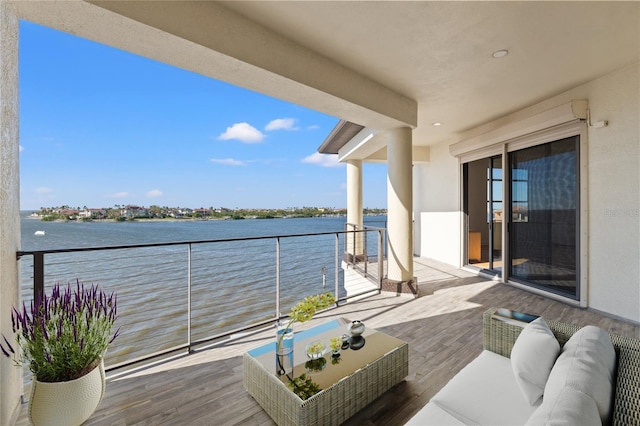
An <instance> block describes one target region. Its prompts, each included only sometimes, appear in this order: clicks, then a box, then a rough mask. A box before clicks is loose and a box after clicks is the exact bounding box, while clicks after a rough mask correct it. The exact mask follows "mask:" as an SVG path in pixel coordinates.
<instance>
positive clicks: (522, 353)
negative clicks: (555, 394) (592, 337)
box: [511, 317, 560, 405]
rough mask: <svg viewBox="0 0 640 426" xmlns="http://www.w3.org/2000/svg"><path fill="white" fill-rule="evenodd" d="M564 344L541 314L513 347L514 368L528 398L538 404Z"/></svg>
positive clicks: (529, 401)
mask: <svg viewBox="0 0 640 426" xmlns="http://www.w3.org/2000/svg"><path fill="white" fill-rule="evenodd" d="M559 353H560V344H559V343H558V340H557V339H556V338H555V336H554V335H553V332H552V331H551V329H550V328H549V326H548V325H547V323H546V322H545V320H544V319H543V318H542V317H540V318H538V319H536V320H534V321H532V322H530V323H529V324H527V325H526V326H525V327H524V329H522V332H521V333H520V335H519V336H518V338H517V339H516V342H515V344H514V345H513V349H512V350H511V368H512V369H513V374H514V376H515V378H516V382H517V383H518V387H519V388H520V390H521V391H522V394H523V395H524V397H525V399H526V400H527V402H528V403H529V404H530V405H534V404H535V403H536V402H537V401H538V400H539V399H540V397H542V394H543V393H544V387H545V385H546V384H547V379H548V378H549V373H550V372H551V369H552V368H553V364H554V363H555V362H556V359H557V358H558V354H559Z"/></svg>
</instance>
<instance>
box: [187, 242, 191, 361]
mask: <svg viewBox="0 0 640 426" xmlns="http://www.w3.org/2000/svg"><path fill="white" fill-rule="evenodd" d="M187 345H188V346H189V349H188V351H189V352H191V244H188V245H187Z"/></svg>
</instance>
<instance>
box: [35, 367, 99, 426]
mask: <svg viewBox="0 0 640 426" xmlns="http://www.w3.org/2000/svg"><path fill="white" fill-rule="evenodd" d="M104 387H105V379H104V361H102V360H101V361H100V364H99V365H98V366H97V367H96V368H94V369H93V370H92V371H91V372H90V373H88V374H87V375H85V376H83V377H80V378H79V379H75V380H70V381H68V382H54V383H48V382H39V381H37V380H34V381H33V384H32V385H31V397H30V398H29V417H30V418H31V422H32V423H33V424H34V426H41V425H47V426H56V425H60V426H76V425H80V424H82V423H83V422H84V421H85V420H87V419H88V418H89V417H90V416H91V415H92V414H93V412H94V411H95V410H96V408H98V405H99V404H100V401H102V397H103V396H104Z"/></svg>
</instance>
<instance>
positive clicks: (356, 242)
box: [346, 160, 364, 261]
mask: <svg viewBox="0 0 640 426" xmlns="http://www.w3.org/2000/svg"><path fill="white" fill-rule="evenodd" d="M347 223H348V224H350V225H349V226H348V228H347V230H348V231H350V230H359V229H362V226H363V223H364V222H363V219H362V160H348V161H347ZM363 240H364V234H363V233H362V232H360V233H357V234H347V236H346V241H347V253H348V255H349V257H350V259H348V260H350V261H358V260H361V258H362V255H363V253H364V251H363Z"/></svg>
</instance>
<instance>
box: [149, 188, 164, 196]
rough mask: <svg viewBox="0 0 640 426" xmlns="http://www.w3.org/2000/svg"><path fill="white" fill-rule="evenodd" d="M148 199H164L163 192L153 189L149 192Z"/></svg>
mask: <svg viewBox="0 0 640 426" xmlns="http://www.w3.org/2000/svg"><path fill="white" fill-rule="evenodd" d="M147 197H149V198H155V197H162V191H160V190H159V189H152V190H151V191H149V192H147Z"/></svg>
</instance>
